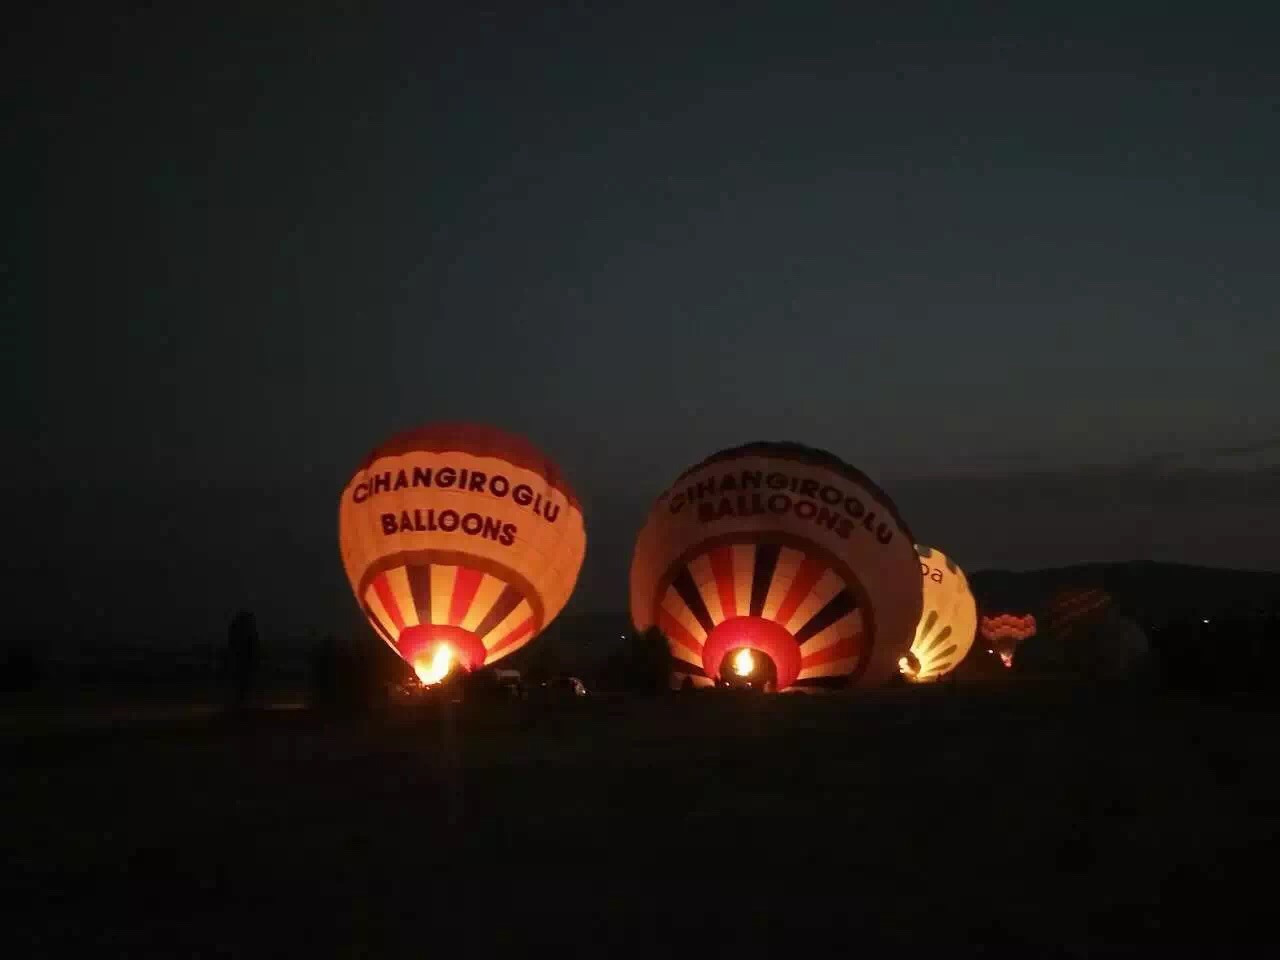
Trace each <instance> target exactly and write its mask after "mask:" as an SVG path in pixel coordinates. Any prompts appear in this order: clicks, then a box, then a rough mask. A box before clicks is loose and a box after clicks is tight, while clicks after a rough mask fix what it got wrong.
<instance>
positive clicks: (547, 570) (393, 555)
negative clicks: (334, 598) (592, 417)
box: [338, 424, 586, 682]
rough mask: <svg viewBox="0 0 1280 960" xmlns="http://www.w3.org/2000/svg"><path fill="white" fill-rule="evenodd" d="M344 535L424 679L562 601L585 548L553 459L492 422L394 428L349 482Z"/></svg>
mask: <svg viewBox="0 0 1280 960" xmlns="http://www.w3.org/2000/svg"><path fill="white" fill-rule="evenodd" d="M338 539H339V544H340V547H341V550H342V563H343V566H344V567H345V568H346V572H347V578H348V580H349V581H350V582H351V589H352V590H353V591H354V592H355V596H356V601H357V602H358V603H359V604H360V605H361V607H362V608H363V609H364V611H365V614H366V615H367V616H368V618H369V622H370V623H371V624H372V625H373V627H374V629H375V630H377V632H378V633H379V635H381V636H382V638H383V639H384V640H385V641H386V642H387V643H388V644H389V645H390V646H391V648H392V649H393V650H395V651H396V653H398V654H399V655H400V656H401V657H403V658H404V659H405V660H406V661H407V662H408V663H410V664H411V665H412V666H413V667H414V670H415V671H416V672H417V673H418V676H419V677H420V678H422V679H423V680H424V682H435V681H438V680H439V679H441V678H442V676H443V675H444V674H445V673H447V672H448V670H449V669H451V668H452V667H453V666H454V665H460V666H461V667H462V668H464V669H467V670H474V669H476V668H478V667H481V666H484V665H487V664H491V663H493V662H495V661H496V660H499V659H501V658H502V657H504V656H506V655H507V654H510V653H513V652H514V651H516V650H518V649H519V648H520V647H522V646H523V645H524V644H526V643H528V642H529V640H531V639H532V638H533V637H534V636H535V635H537V633H538V631H539V630H541V629H542V628H543V627H545V626H546V625H547V624H548V623H550V622H551V620H552V619H554V618H555V616H556V614H558V613H559V612H560V610H561V609H562V608H563V607H564V605H565V602H566V601H567V600H568V599H569V595H570V593H572V591H573V586H574V583H575V582H576V580H577V577H578V571H579V570H580V569H581V567H582V558H583V554H584V552H585V550H586V534H585V531H584V528H583V521H582V510H581V507H580V506H579V504H578V500H577V498H576V497H575V496H574V495H573V492H572V491H571V490H570V489H569V486H568V484H566V483H565V481H564V478H563V477H561V475H560V472H559V471H558V470H557V469H556V468H555V466H554V465H553V464H552V463H551V462H550V461H549V460H548V459H547V458H546V457H545V456H544V455H543V454H542V453H541V452H539V451H538V450H537V449H536V448H535V447H533V446H532V445H531V444H530V443H528V442H527V441H525V440H522V439H521V438H519V437H515V436H512V435H510V434H507V433H504V432H502V431H499V430H495V429H493V428H491V427H484V426H478V425H469V424H433V425H430V426H427V427H423V428H420V429H418V430H413V431H409V432H407V433H403V434H400V435H399V436H396V437H394V438H392V439H391V440H390V441H388V442H387V443H385V444H383V445H382V446H380V447H378V448H377V449H376V450H374V451H373V452H372V453H371V454H369V456H368V457H367V458H366V460H365V462H364V464H362V465H361V467H360V469H358V470H357V471H356V472H355V474H354V475H353V476H352V478H351V481H350V482H349V483H348V484H347V486H346V489H345V490H344V491H343V492H342V501H341V506H340V507H339V512H338Z"/></svg>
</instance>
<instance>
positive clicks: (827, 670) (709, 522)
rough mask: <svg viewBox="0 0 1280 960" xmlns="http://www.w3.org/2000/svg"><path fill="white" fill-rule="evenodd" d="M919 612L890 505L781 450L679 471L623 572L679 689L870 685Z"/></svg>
mask: <svg viewBox="0 0 1280 960" xmlns="http://www.w3.org/2000/svg"><path fill="white" fill-rule="evenodd" d="M920 603H921V589H920V574H919V568H918V566H917V558H916V553H915V550H914V548H913V547H912V541H911V533H910V531H909V530H908V529H907V527H906V524H905V523H903V521H902V519H901V517H899V515H898V511H897V508H896V507H895V506H894V505H893V502H892V501H891V500H890V499H889V497H888V496H887V495H886V494H885V493H884V492H883V491H881V490H880V489H879V487H877V486H876V485H875V484H874V483H872V482H871V481H870V480H869V479H868V478H867V477H866V476H865V475H864V474H862V473H861V472H860V471H858V470H856V469H855V468H854V467H851V466H850V465H849V464H847V463H844V462H843V461H841V460H839V459H838V458H836V457H834V456H832V455H831V454H829V453H825V452H823V451H821V450H814V449H811V448H809V447H803V446H800V445H799V444H792V443H751V444H747V445H746V446H742V447H736V448H734V449H731V450H725V451H722V452H720V453H718V454H715V455H714V456H712V457H710V458H708V459H707V460H704V461H703V462H702V463H699V464H698V465H697V466H695V467H692V468H691V469H689V470H688V471H686V472H685V473H684V474H683V475H681V476H680V477H679V478H678V479H677V480H676V481H675V482H674V483H673V484H672V485H671V487H670V488H669V489H668V490H666V491H665V492H664V493H663V494H662V495H661V496H660V497H659V498H658V500H657V503H656V504H655V505H654V507H653V509H652V510H651V511H650V514H649V518H648V520H647V522H646V523H645V525H644V528H643V529H642V530H641V531H640V536H639V538H638V540H637V542H636V549H635V555H634V557H633V558H632V563H631V617H632V619H633V620H634V622H635V624H636V627H637V628H638V629H641V630H645V629H648V628H649V627H651V626H654V625H656V626H657V627H658V629H659V630H660V631H661V632H662V633H663V635H664V636H665V637H666V638H667V643H668V647H669V649H670V651H671V655H672V657H673V663H674V667H673V674H674V679H675V680H676V682H677V683H685V682H688V683H693V684H695V685H706V684H710V683H714V682H716V681H718V680H726V681H727V680H732V679H733V677H734V676H735V675H738V674H743V673H744V672H750V671H752V670H764V671H767V672H768V673H769V675H770V677H771V678H772V681H771V682H772V684H773V685H774V687H775V688H776V689H779V690H782V689H786V688H788V687H793V686H795V687H813V686H848V685H849V684H851V683H861V684H874V683H880V682H883V681H885V680H886V679H888V678H889V677H891V676H892V675H893V672H894V670H895V669H896V662H897V658H898V655H899V654H900V653H901V651H903V650H904V649H906V647H907V646H908V644H910V642H911V636H912V631H913V630H914V629H915V626H916V623H917V622H918V621H919V619H920ZM743 651H747V653H746V654H743ZM761 655H763V656H761Z"/></svg>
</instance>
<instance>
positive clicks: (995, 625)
mask: <svg viewBox="0 0 1280 960" xmlns="http://www.w3.org/2000/svg"><path fill="white" fill-rule="evenodd" d="M978 631H979V632H980V633H981V634H982V639H983V640H985V641H986V642H987V643H989V644H990V645H991V649H993V650H994V651H996V653H998V654H999V655H1000V662H1001V663H1003V664H1004V665H1005V666H1006V667H1012V666H1013V655H1014V653H1015V652H1016V651H1017V649H1018V644H1020V643H1021V642H1022V641H1023V640H1027V639H1029V638H1031V637H1034V636H1035V635H1036V618H1035V617H1034V616H1032V615H1031V614H1029V613H1027V614H1021V615H1020V614H1016V613H997V614H993V615H991V616H986V617H983V618H982V619H981V620H980V621H979V623H978Z"/></svg>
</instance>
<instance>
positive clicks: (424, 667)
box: [413, 644, 453, 687]
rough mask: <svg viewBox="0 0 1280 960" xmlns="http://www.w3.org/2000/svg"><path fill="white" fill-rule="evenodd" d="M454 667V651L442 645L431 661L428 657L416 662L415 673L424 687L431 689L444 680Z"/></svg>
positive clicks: (414, 664)
mask: <svg viewBox="0 0 1280 960" xmlns="http://www.w3.org/2000/svg"><path fill="white" fill-rule="evenodd" d="M452 666H453V651H452V650H450V649H449V647H448V646H447V645H446V644H441V645H440V646H439V647H437V648H436V652H435V654H434V655H433V656H432V657H431V659H430V660H428V659H427V658H426V657H419V658H418V659H417V660H414V661H413V672H414V673H416V674H417V675H418V679H419V680H421V681H422V683H423V685H424V686H428V687H430V686H432V685H433V684H437V683H439V682H440V681H441V680H443V679H444V678H445V676H446V675H448V673H449V668H450V667H452Z"/></svg>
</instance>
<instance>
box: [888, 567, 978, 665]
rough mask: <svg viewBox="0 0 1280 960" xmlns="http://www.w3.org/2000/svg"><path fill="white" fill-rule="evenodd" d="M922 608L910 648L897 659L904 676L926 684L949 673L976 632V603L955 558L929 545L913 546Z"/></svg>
mask: <svg viewBox="0 0 1280 960" xmlns="http://www.w3.org/2000/svg"><path fill="white" fill-rule="evenodd" d="M916 552H917V553H918V554H919V555H920V582H921V585H922V586H923V588H924V610H923V612H922V613H921V615H920V623H919V624H918V625H917V626H916V635H915V639H914V640H913V641H912V642H911V649H910V650H909V651H908V652H907V653H905V654H904V655H903V656H902V659H901V660H899V661H898V668H899V669H900V670H901V671H902V674H903V676H905V677H906V678H907V679H908V680H911V681H913V682H915V683H929V682H930V681H933V680H937V679H938V678H939V677H942V676H944V675H945V674H948V673H950V672H951V671H952V670H954V669H955V668H956V666H957V665H958V664H959V663H960V661H961V660H963V659H964V658H965V656H966V655H967V654H968V653H969V648H970V647H972V646H973V638H974V636H975V635H976V634H977V632H978V605H977V604H976V603H975V602H974V599H973V593H972V592H971V591H970V590H969V581H968V580H967V579H966V578H965V575H964V571H962V570H961V569H960V568H959V567H958V566H956V564H955V561H954V560H951V559H949V558H948V557H946V556H943V554H942V552H941V551H939V550H934V549H933V548H931V547H921V546H917V547H916Z"/></svg>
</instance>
